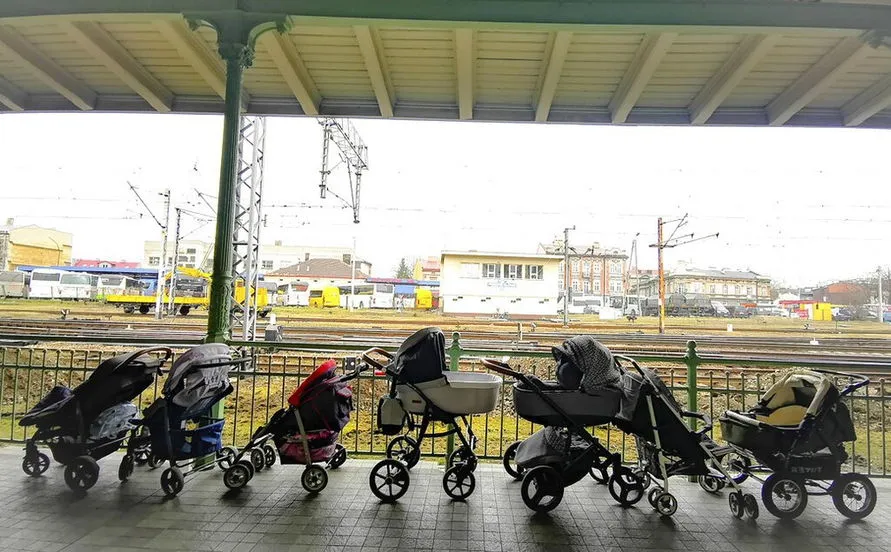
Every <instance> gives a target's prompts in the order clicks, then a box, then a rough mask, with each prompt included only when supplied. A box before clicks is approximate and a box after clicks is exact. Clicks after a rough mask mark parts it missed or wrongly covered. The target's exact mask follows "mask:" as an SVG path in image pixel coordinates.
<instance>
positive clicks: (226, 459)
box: [217, 447, 238, 470]
mask: <svg viewBox="0 0 891 552" xmlns="http://www.w3.org/2000/svg"><path fill="white" fill-rule="evenodd" d="M236 456H238V451H237V450H236V449H235V448H234V447H223V448H221V449H220V450H219V451H217V465H218V466H219V467H220V469H221V470H227V469H229V468H231V467H232V465H233V464H235V457H236Z"/></svg>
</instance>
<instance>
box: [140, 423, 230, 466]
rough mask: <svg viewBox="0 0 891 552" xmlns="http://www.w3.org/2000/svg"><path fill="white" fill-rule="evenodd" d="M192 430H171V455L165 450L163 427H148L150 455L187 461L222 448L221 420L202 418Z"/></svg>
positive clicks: (165, 440) (165, 441)
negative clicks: (150, 439)
mask: <svg viewBox="0 0 891 552" xmlns="http://www.w3.org/2000/svg"><path fill="white" fill-rule="evenodd" d="M199 423H201V424H205V425H200V426H199V427H196V428H194V429H171V430H170V443H171V445H172V446H173V455H171V452H170V450H168V448H167V438H166V437H165V435H164V433H165V432H164V427H163V426H160V427H157V428H155V427H152V426H151V425H150V426H149V431H150V434H151V438H152V453H153V454H155V455H157V456H158V457H160V458H167V459H171V458H172V459H175V460H188V459H190V458H199V457H201V456H206V455H208V454H213V453H215V452H217V451H219V450H220V449H221V448H223V423H224V421H223V420H221V419H210V418H203V419H201V420H200V422H199Z"/></svg>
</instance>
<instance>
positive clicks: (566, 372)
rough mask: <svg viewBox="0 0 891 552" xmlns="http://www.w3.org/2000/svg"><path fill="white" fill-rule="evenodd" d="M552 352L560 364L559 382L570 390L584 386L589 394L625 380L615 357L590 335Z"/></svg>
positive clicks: (558, 368)
mask: <svg viewBox="0 0 891 552" xmlns="http://www.w3.org/2000/svg"><path fill="white" fill-rule="evenodd" d="M551 353H552V354H553V355H554V359H555V360H556V361H557V380H558V381H559V382H560V384H561V385H562V386H563V387H564V388H566V389H579V387H581V389H582V390H583V391H589V390H594V389H597V388H600V387H604V386H608V385H611V386H617V385H619V383H620V381H621V377H622V376H621V372H620V369H619V367H618V366H617V365H616V363H615V361H614V360H613V354H612V353H611V352H610V350H609V349H607V348H606V346H605V345H603V344H602V343H600V342H599V341H597V340H596V339H594V338H593V337H591V336H589V335H579V336H575V337H573V338H570V339H567V340H566V341H564V342H563V345H561V346H559V347H553V348H552V349H551Z"/></svg>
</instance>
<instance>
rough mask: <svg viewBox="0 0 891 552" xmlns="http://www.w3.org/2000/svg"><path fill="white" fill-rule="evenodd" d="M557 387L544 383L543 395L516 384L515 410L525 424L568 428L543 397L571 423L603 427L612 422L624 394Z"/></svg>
mask: <svg viewBox="0 0 891 552" xmlns="http://www.w3.org/2000/svg"><path fill="white" fill-rule="evenodd" d="M557 385H558V384H556V383H552V382H545V386H547V387H548V388H547V389H541V390H540V391H541V393H536V391H535V390H533V389H531V388H530V387H528V386H526V385H525V384H523V383H522V382H517V383H515V384H514V408H516V410H517V415H519V416H520V417H521V418H523V419H524V420H529V421H530V422H532V423H534V424H540V425H545V426H557V427H560V426H565V425H567V421H566V417H565V416H563V415H561V414H560V413H558V412H557V411H555V410H554V409H553V408H552V407H551V405H549V404H548V403H547V401H546V400H545V399H544V398H543V397H542V394H544V395H547V397H548V398H549V399H551V401H553V402H554V403H556V404H557V406H558V407H559V408H561V409H563V411H564V412H565V413H566V415H568V416H569V417H570V418H572V421H573V422H575V423H577V424H579V425H583V426H598V425H604V424H607V423H609V422H610V421H612V418H613V417H614V416H615V415H616V413H617V412H618V411H619V405H620V401H621V398H622V393H621V391H620V390H619V389H615V388H612V387H603V388H600V389H596V390H592V391H591V392H585V391H581V390H577V391H571V390H567V389H562V388H559V387H557Z"/></svg>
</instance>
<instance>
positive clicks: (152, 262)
mask: <svg viewBox="0 0 891 552" xmlns="http://www.w3.org/2000/svg"><path fill="white" fill-rule="evenodd" d="M160 262H161V257H149V263H148V264H149V266H158V263H160Z"/></svg>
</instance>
